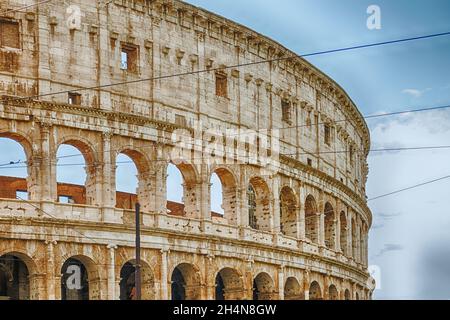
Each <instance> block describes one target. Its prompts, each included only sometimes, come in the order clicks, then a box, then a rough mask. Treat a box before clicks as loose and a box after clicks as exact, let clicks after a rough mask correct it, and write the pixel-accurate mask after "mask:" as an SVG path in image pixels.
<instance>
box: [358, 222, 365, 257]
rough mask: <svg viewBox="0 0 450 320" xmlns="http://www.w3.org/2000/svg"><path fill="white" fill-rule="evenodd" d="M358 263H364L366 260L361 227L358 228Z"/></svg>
mask: <svg viewBox="0 0 450 320" xmlns="http://www.w3.org/2000/svg"><path fill="white" fill-rule="evenodd" d="M359 237H360V240H359V261H360V262H361V263H365V260H366V250H365V248H366V232H365V228H364V226H363V225H361V227H360V228H359Z"/></svg>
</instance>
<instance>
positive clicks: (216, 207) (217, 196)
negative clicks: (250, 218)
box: [211, 168, 237, 225]
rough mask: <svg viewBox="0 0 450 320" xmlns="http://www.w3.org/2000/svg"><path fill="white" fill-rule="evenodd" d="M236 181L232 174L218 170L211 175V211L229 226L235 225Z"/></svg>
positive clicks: (224, 170)
mask: <svg viewBox="0 0 450 320" xmlns="http://www.w3.org/2000/svg"><path fill="white" fill-rule="evenodd" d="M236 198H237V195H236V181H235V179H234V176H233V174H232V173H231V172H230V171H228V170H227V169H224V168H219V169H216V170H215V171H214V173H213V174H212V175H211V211H212V212H213V213H218V214H221V215H222V216H223V217H224V218H225V219H226V220H227V222H228V223H229V224H231V225H236V224H237V213H236V212H237V211H236Z"/></svg>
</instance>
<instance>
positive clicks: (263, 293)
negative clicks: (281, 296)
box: [253, 272, 276, 300]
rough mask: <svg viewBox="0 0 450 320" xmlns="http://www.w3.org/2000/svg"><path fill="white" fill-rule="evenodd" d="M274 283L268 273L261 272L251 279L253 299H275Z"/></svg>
mask: <svg viewBox="0 0 450 320" xmlns="http://www.w3.org/2000/svg"><path fill="white" fill-rule="evenodd" d="M275 298H276V297H275V293H274V284H273V280H272V278H271V277H270V275H269V274H267V273H265V272H261V273H260V274H258V275H257V276H256V278H255V279H254V280H253V300H275Z"/></svg>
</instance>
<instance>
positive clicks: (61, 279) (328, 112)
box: [0, 0, 373, 300]
mask: <svg viewBox="0 0 450 320" xmlns="http://www.w3.org/2000/svg"><path fill="white" fill-rule="evenodd" d="M38 2H39V1H38V0H3V1H1V2H0V93H1V98H0V138H1V139H0V140H2V141H5V140H9V141H14V143H16V144H18V145H20V147H21V148H23V151H24V158H25V159H24V161H23V162H22V164H23V165H24V167H26V170H27V177H26V178H20V177H14V176H4V175H3V176H2V177H1V178H0V185H1V188H0V237H1V241H0V298H1V299H14V300H17V299H18V300H27V299H33V300H58V299H63V300H64V299H72V300H73V299H75V300H76V299H80V300H87V299H91V300H99V299H101V300H119V299H125V300H126V299H132V298H133V295H132V292H133V289H134V286H135V282H134V274H135V270H136V260H135V226H134V223H135V217H134V214H135V213H134V205H135V203H136V202H138V203H139V204H140V206H141V219H140V220H141V237H142V238H141V246H142V248H141V256H142V258H141V259H142V260H141V263H140V267H141V270H142V298H143V299H148V300H150V299H163V300H170V299H174V300H183V299H186V300H199V299H200V300H214V299H217V300H252V299H258V300H320V299H330V300H357V299H371V296H372V289H373V286H372V278H371V277H370V275H369V272H368V255H367V247H368V231H369V229H370V226H371V223H372V216H371V212H370V210H369V208H368V206H367V201H366V194H365V184H366V179H367V174H368V166H367V155H368V152H369V147H370V136H369V130H368V127H367V125H366V123H365V121H364V118H363V117H362V115H361V113H360V112H359V111H358V109H357V107H356V106H355V104H354V103H353V101H352V100H351V99H350V97H349V96H348V95H347V94H346V93H345V92H344V90H343V89H342V88H341V87H340V86H339V85H338V84H337V83H335V82H334V81H333V80H332V79H331V78H329V77H328V76H327V75H325V74H323V73H322V72H321V71H320V70H318V69H317V68H316V67H314V66H313V65H311V64H310V63H308V62H307V61H306V60H305V59H303V58H301V57H298V56H295V54H294V53H293V52H291V51H289V50H288V49H286V48H284V47H283V46H281V45H280V44H278V43H277V42H275V41H273V40H271V39H269V38H267V37H265V36H263V35H261V34H259V33H257V32H255V31H252V30H250V29H248V28H246V27H244V26H242V25H239V24H237V23H235V22H232V21H230V20H228V19H226V18H223V17H220V16H218V15H216V14H213V13H210V12H208V11H206V10H203V9H201V8H197V7H195V6H193V5H190V4H187V3H185V2H182V1H178V0H110V1H106V0H103V1H90V0H72V1H68V0H65V1H49V2H47V3H43V4H38ZM24 6H29V7H27V8H26V9H25V10H14V9H15V8H21V7H24ZM267 60H269V61H267ZM261 61H266V62H265V63H258V62H261ZM175 74H176V75H177V76H174V77H168V75H175ZM199 124H201V125H200V126H199ZM198 131H200V132H201V133H204V132H206V131H211V132H214V133H215V134H210V138H209V140H208V142H210V143H212V141H214V143H215V147H216V149H214V150H223V149H224V148H222V147H223V146H224V145H225V144H226V142H228V144H227V148H228V149H227V150H228V151H227V153H228V152H231V153H232V154H233V155H236V154H238V153H240V154H242V152H243V153H244V155H243V157H241V158H239V157H231V158H232V160H231V161H230V160H229V159H228V160H227V161H220V160H223V159H224V158H230V157H226V155H227V153H215V152H213V153H209V156H208V157H207V155H206V153H207V152H208V150H207V149H208V148H207V147H208V146H206V147H204V146H200V148H199V146H198V144H197V143H193V144H191V149H189V148H188V149H187V150H188V152H187V153H186V152H185V151H186V150H183V152H184V154H185V155H186V154H187V156H183V157H181V156H180V158H177V159H174V157H173V154H174V150H175V149H179V143H180V141H178V140H177V139H174V137H175V138H177V137H182V136H183V135H181V134H179V133H180V132H184V133H185V136H186V135H187V136H189V137H191V138H192V136H193V135H195V134H198ZM230 131H233V132H239V134H237V135H236V134H235V135H234V136H233V135H231V136H232V138H231V143H230V134H228V133H229V132H230ZM263 131H264V132H265V135H264V137H263V138H261V135H260V132H263ZM246 132H256V133H257V134H255V135H251V134H250V135H246V134H245V133H246ZM241 134H242V135H245V137H246V138H245V139H244V140H245V141H244V142H243V143H241V142H242V141H241V140H242V139H241V137H240V135H241ZM252 137H253V138H252ZM255 137H257V138H255ZM205 139H206V138H205V137H204V136H202V139H200V141H203V142H204V141H205ZM193 140H194V139H193ZM0 145H1V144H0ZM62 145H69V146H72V147H74V148H76V149H77V150H78V151H79V152H80V154H82V157H81V158H82V159H83V158H84V159H83V160H81V159H78V160H76V161H84V163H85V166H84V168H85V172H86V182H85V185H71V184H67V183H60V182H59V181H57V172H58V170H62V168H61V166H59V165H58V160H59V158H58V156H57V153H58V149H59V148H60V147H61V146H62ZM242 146H243V148H241V147H242ZM0 148H1V149H3V147H0ZM1 149H0V150H1ZM184 149H186V148H184ZM238 149H239V150H238ZM230 150H231V151H230ZM2 153H3V150H2ZM260 153H264V154H265V157H266V158H267V157H268V158H271V159H276V161H271V163H276V164H275V165H273V166H271V168H270V169H268V165H267V162H265V161H264V159H265V157H264V156H261V157H260ZM119 155H126V156H128V157H129V158H130V159H131V160H132V161H133V163H134V164H135V166H136V168H137V179H138V185H137V188H136V192H135V193H134V194H133V193H124V192H118V191H117V189H116V171H117V167H118V166H117V158H118V157H119ZM205 158H208V161H203V160H204V159H205ZM211 158H214V159H213V161H212V160H211ZM242 158H243V159H242ZM199 159H201V160H200V161H199ZM12 160H17V159H12ZM11 164H12V162H11ZM170 165H173V166H175V167H176V168H177V169H178V170H179V172H180V173H181V175H182V177H183V186H182V188H183V190H184V191H183V198H182V199H183V201H182V202H183V203H174V202H171V201H168V200H167V198H168V197H167V194H168V192H170V191H171V190H167V170H168V167H169V166H170ZM2 166H5V165H2ZM6 166H7V164H6ZM4 172H5V171H4V170H2V173H4ZM213 174H215V175H217V176H218V178H219V179H220V182H221V184H222V190H223V191H222V204H221V206H222V208H223V213H218V212H213V210H212V209H211V199H212V198H211V196H210V194H211V193H210V190H211V176H212V175H213ZM216 211H217V210H216ZM74 267H75V268H74ZM77 268H78V269H77ZM77 270H78V272H79V273H80V279H79V282H80V283H79V285H78V286H72V285H69V282H68V278H69V277H71V275H73V272H75V271H77Z"/></svg>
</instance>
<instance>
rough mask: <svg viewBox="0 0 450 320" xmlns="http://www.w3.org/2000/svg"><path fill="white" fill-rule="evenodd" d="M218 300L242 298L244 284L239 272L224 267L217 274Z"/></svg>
mask: <svg viewBox="0 0 450 320" xmlns="http://www.w3.org/2000/svg"><path fill="white" fill-rule="evenodd" d="M215 284H216V300H241V299H242V298H243V296H244V286H243V282H242V278H241V276H240V275H239V273H238V272H237V271H236V270H234V269H231V268H224V269H222V270H220V272H219V273H217V276H216V282H215Z"/></svg>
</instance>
